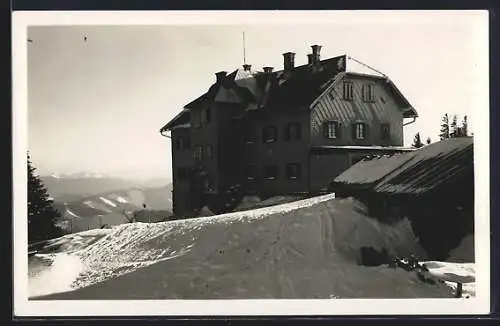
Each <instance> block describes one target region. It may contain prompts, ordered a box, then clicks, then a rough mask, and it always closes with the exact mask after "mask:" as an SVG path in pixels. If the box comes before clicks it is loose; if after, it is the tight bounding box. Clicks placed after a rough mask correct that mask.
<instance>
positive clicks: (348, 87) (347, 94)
mask: <svg viewBox="0 0 500 326" xmlns="http://www.w3.org/2000/svg"><path fill="white" fill-rule="evenodd" d="M352 89H353V83H352V82H351V81H344V100H346V101H352V99H353V91H352Z"/></svg>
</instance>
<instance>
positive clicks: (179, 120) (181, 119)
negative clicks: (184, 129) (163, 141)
mask: <svg viewBox="0 0 500 326" xmlns="http://www.w3.org/2000/svg"><path fill="white" fill-rule="evenodd" d="M189 118H190V109H188V108H184V109H183V110H182V111H181V112H179V114H177V115H176V116H175V117H173V118H172V119H171V120H170V121H169V122H168V123H167V124H166V125H164V126H163V127H162V128H161V129H160V133H162V132H164V131H167V130H170V129H172V127H174V126H175V125H178V124H186V123H189Z"/></svg>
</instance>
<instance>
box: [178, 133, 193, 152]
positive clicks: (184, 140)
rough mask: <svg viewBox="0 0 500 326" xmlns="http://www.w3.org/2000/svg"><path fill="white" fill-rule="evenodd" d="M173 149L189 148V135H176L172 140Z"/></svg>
mask: <svg viewBox="0 0 500 326" xmlns="http://www.w3.org/2000/svg"><path fill="white" fill-rule="evenodd" d="M174 146H175V150H177V151H182V150H185V149H190V148H191V142H190V138H189V136H178V137H176V138H175V140H174Z"/></svg>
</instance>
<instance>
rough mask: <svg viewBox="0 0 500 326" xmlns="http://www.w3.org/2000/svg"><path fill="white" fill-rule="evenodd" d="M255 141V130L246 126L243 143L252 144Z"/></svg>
mask: <svg viewBox="0 0 500 326" xmlns="http://www.w3.org/2000/svg"><path fill="white" fill-rule="evenodd" d="M256 141H257V135H256V134H255V129H254V128H252V127H250V126H248V127H247V128H246V129H245V143H247V144H253V143H255V142H256Z"/></svg>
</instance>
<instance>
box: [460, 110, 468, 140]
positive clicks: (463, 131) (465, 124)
mask: <svg viewBox="0 0 500 326" xmlns="http://www.w3.org/2000/svg"><path fill="white" fill-rule="evenodd" d="M460 129H461V136H462V137H467V136H468V135H469V131H468V122H467V116H466V115H465V116H464V119H463V120H462V128H460Z"/></svg>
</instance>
